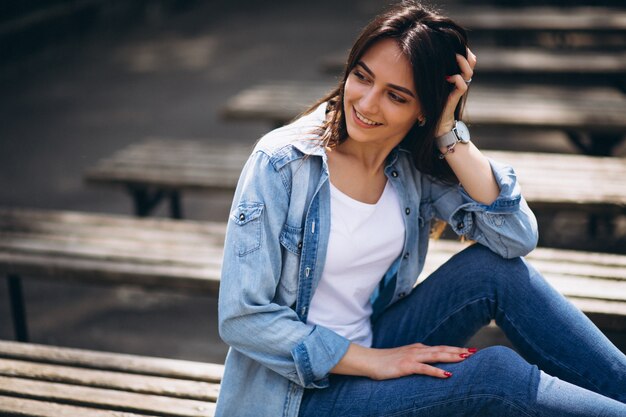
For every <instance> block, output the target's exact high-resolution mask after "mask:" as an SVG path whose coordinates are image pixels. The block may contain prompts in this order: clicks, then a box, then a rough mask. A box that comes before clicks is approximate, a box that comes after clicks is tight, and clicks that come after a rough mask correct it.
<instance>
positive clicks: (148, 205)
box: [128, 187, 165, 217]
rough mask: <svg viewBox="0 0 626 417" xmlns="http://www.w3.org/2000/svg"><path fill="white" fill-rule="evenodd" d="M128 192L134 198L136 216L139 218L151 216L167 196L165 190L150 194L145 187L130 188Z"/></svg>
mask: <svg viewBox="0 0 626 417" xmlns="http://www.w3.org/2000/svg"><path fill="white" fill-rule="evenodd" d="M128 191H129V192H130V194H131V196H132V197H133V202H134V205H135V215H136V216H138V217H147V216H149V215H150V213H151V212H152V210H154V208H155V207H156V206H157V205H158V204H159V203H160V202H161V200H162V199H163V197H164V196H165V192H164V191H163V190H156V191H155V192H154V193H150V190H148V189H147V188H145V187H129V188H128Z"/></svg>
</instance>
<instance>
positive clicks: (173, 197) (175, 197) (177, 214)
mask: <svg viewBox="0 0 626 417" xmlns="http://www.w3.org/2000/svg"><path fill="white" fill-rule="evenodd" d="M170 217H171V218H172V219H182V218H183V207H182V203H181V199H180V192H178V191H177V190H173V191H171V192H170Z"/></svg>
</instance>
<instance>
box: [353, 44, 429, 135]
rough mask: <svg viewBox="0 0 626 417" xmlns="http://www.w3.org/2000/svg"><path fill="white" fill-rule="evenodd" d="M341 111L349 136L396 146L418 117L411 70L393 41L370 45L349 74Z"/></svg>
mask: <svg viewBox="0 0 626 417" xmlns="http://www.w3.org/2000/svg"><path fill="white" fill-rule="evenodd" d="M343 109H344V114H345V117H346V126H347V129H348V137H349V139H352V140H354V141H357V142H361V143H371V144H375V143H379V144H392V145H393V146H395V145H397V144H398V143H400V142H401V141H402V139H403V138H404V136H405V135H406V134H407V133H408V131H409V130H410V129H411V127H413V125H414V124H415V122H416V121H417V120H418V119H419V118H420V117H421V106H420V104H419V101H418V97H417V92H416V91H415V83H414V82H413V71H412V69H411V65H410V64H409V61H408V59H407V58H406V56H405V55H404V54H403V53H402V52H401V51H400V48H399V47H398V45H397V44H396V42H395V41H394V40H393V39H383V40H381V41H378V42H376V43H375V44H374V45H372V46H371V47H370V48H369V49H368V50H367V51H366V52H365V54H363V56H362V58H361V60H360V61H358V63H357V64H356V66H355V67H354V68H353V69H352V71H351V72H350V75H349V76H348V79H347V80H346V84H345V91H344V100H343Z"/></svg>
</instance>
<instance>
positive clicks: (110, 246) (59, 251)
mask: <svg viewBox="0 0 626 417" xmlns="http://www.w3.org/2000/svg"><path fill="white" fill-rule="evenodd" d="M179 226H180V227H179ZM224 230H225V225H224V224H217V223H201V222H189V221H176V220H146V219H134V218H125V217H122V216H111V215H96V214H81V213H74V212H56V211H43V210H29V211H25V210H8V209H3V210H1V211H0V232H1V233H2V239H0V271H2V272H4V273H13V274H20V275H21V274H24V275H32V276H36V277H41V278H47V279H55V280H64V279H73V280H84V281H85V282H101V283H108V284H113V285H116V284H122V283H123V284H134V285H141V286H146V287H162V288H170V289H174V290H194V291H204V292H215V291H216V290H217V288H218V286H219V277H220V270H221V263H222V251H223V249H222V245H223V236H224ZM462 247H463V245H462V244H461V243H459V242H450V241H436V242H433V245H432V248H431V249H430V250H429V255H428V257H427V260H426V267H425V273H424V274H426V273H427V272H428V271H432V270H434V269H435V268H436V267H438V266H439V265H441V264H442V263H443V262H445V260H446V259H448V258H449V257H450V256H452V255H453V254H454V253H455V252H458V251H459V250H461V249H462ZM528 259H529V260H530V262H531V263H533V264H536V266H537V268H538V269H539V270H540V271H541V272H542V273H544V274H545V276H546V278H547V279H548V280H549V281H550V282H551V283H552V284H553V285H554V286H555V287H556V288H557V289H558V290H559V291H561V292H562V293H563V294H565V295H566V296H568V297H570V298H571V299H572V301H573V302H574V303H575V304H576V305H578V306H579V307H580V308H581V309H583V311H585V312H586V313H588V314H590V315H592V316H593V315H595V316H597V317H595V318H599V320H601V324H602V326H605V327H606V326H609V327H611V328H613V327H618V328H626V320H625V319H626V256H624V255H611V254H600V253H589V252H579V251H566V250H557V249H545V248H537V249H535V250H534V251H533V252H532V253H531V254H530V255H529V256H528ZM424 276H426V275H424ZM605 319H606V320H605Z"/></svg>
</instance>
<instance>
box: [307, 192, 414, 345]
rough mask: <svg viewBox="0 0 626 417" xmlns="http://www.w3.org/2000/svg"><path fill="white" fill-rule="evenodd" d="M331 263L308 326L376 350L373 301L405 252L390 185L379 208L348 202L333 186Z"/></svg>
mask: <svg viewBox="0 0 626 417" xmlns="http://www.w3.org/2000/svg"><path fill="white" fill-rule="evenodd" d="M330 216H331V217H330V236H329V241H328V251H327V254H326V263H325V265H324V271H323V272H322V277H321V279H320V282H319V284H318V286H317V289H316V291H315V294H314V295H313V299H312V300H311V305H310V306H309V315H308V319H307V322H308V323H311V324H319V325H322V326H324V327H327V328H329V329H331V330H334V331H335V332H337V333H338V334H340V335H342V336H344V337H346V338H347V339H349V340H350V341H351V342H353V343H357V344H359V345H362V346H366V347H370V346H371V345H372V326H371V323H370V315H371V314H372V305H371V303H370V296H371V295H372V292H373V291H374V289H375V288H376V285H378V283H379V282H380V280H381V278H382V277H383V275H384V274H385V272H387V270H388V269H389V267H390V266H391V264H392V263H393V261H394V260H396V258H397V257H398V256H399V255H400V253H401V252H402V248H403V247H404V233H405V227H404V220H403V218H402V208H401V207H400V201H399V199H398V196H397V194H396V191H395V190H394V188H393V185H391V183H390V182H389V181H387V184H386V185H385V189H384V191H383V193H382V195H381V197H380V199H379V200H378V202H377V203H376V204H367V203H363V202H360V201H357V200H354V199H353V198H351V197H349V196H347V195H346V194H344V193H342V192H341V191H339V190H338V189H337V188H336V187H335V186H334V185H332V183H331V184H330Z"/></svg>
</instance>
